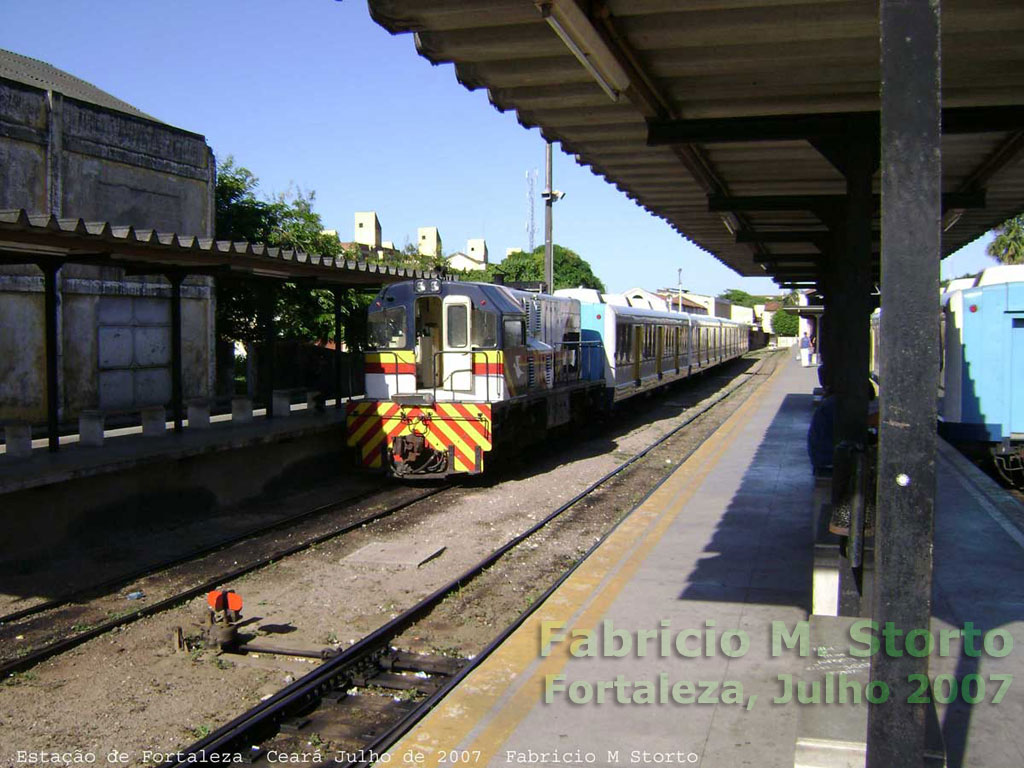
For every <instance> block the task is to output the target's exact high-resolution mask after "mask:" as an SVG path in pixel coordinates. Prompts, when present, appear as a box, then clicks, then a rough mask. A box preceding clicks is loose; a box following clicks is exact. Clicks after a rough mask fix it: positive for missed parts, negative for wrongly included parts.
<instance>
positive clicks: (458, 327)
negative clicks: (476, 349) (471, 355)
mask: <svg viewBox="0 0 1024 768" xmlns="http://www.w3.org/2000/svg"><path fill="white" fill-rule="evenodd" d="M468 326H469V316H468V313H467V312H466V306H465V305H464V304H452V305H451V306H450V307H448V346H449V347H451V348H452V349H460V348H462V347H465V346H466V344H467V343H468V342H469V327H468Z"/></svg>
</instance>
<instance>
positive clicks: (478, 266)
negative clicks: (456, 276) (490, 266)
mask: <svg viewBox="0 0 1024 768" xmlns="http://www.w3.org/2000/svg"><path fill="white" fill-rule="evenodd" d="M448 266H449V267H451V268H452V269H458V270H462V271H465V272H468V271H471V270H484V269H487V241H486V240H484V239H483V238H482V237H481V238H476V239H474V240H469V241H467V242H466V252H465V253H463V252H461V251H459V252H457V253H453V254H452V255H451V256H449V257H448Z"/></svg>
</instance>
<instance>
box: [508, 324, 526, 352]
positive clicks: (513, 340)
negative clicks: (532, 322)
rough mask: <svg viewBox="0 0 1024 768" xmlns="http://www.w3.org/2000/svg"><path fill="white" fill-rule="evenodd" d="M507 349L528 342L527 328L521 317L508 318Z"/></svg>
mask: <svg viewBox="0 0 1024 768" xmlns="http://www.w3.org/2000/svg"><path fill="white" fill-rule="evenodd" d="M504 331H505V349H511V348H512V347H521V346H523V345H524V344H525V343H526V328H525V324H524V322H523V321H522V320H521V319H519V318H513V319H507V318H506V320H505V323H504Z"/></svg>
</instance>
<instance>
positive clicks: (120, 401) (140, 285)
mask: <svg viewBox="0 0 1024 768" xmlns="http://www.w3.org/2000/svg"><path fill="white" fill-rule="evenodd" d="M0 168H2V169H3V173H0V209H20V208H23V209H25V210H27V211H28V212H29V213H40V214H51V213H52V214H54V215H56V216H58V217H63V218H82V219H85V220H87V221H106V222H110V223H111V225H114V226H125V225H131V226H134V227H135V228H136V229H156V230H159V231H165V232H178V233H182V234H193V235H199V236H202V237H210V236H212V235H213V227H214V202H213V195H214V186H215V180H216V163H215V161H214V157H213V153H212V151H211V150H210V148H209V146H207V144H206V140H205V139H204V138H203V137H202V136H201V135H199V134H195V133H191V132H188V131H184V130H181V129H178V128H174V127H172V126H168V125H165V124H163V123H160V122H158V121H156V120H152V119H146V118H144V117H139V116H136V115H134V114H129V113H126V112H121V111H117V110H114V109H110V108H107V107H105V106H98V105H96V104H91V103H88V102H86V101H80V100H78V99H75V98H71V97H68V96H65V95H62V94H61V93H58V92H56V91H53V90H44V89H41V88H36V87H33V86H31V85H28V84H25V83H22V82H18V81H16V80H10V79H6V78H0ZM182 297H183V301H182V324H183V328H182V337H183V347H184V349H183V361H182V362H183V375H184V382H183V391H184V395H185V397H204V396H210V395H211V394H212V393H213V377H214V372H215V360H214V350H215V344H214V332H215V328H214V292H213V282H212V280H210V279H209V278H202V277H194V278H189V279H188V280H187V281H186V282H185V284H184V285H183V287H182ZM58 301H59V303H60V312H59V320H58V322H59V326H60V327H59V348H58V356H59V360H58V378H59V390H60V392H61V398H62V402H61V403H60V415H61V418H62V420H71V419H74V418H75V417H76V416H77V414H78V412H79V411H80V410H83V409H87V408H101V409H103V410H108V411H121V410H133V409H136V408H139V407H141V406H144V405H152V404H163V403H166V402H168V401H169V399H170V381H171V379H170V338H171V337H170V286H169V284H168V283H167V282H166V281H165V280H164V279H163V278H160V277H148V276H147V277H134V276H131V277H127V276H125V274H124V271H123V270H121V269H118V268H115V267H97V266H88V265H79V264H69V265H66V266H64V267H63V268H62V269H61V272H60V275H59V279H58ZM44 327H45V317H44V301H43V281H42V277H41V275H40V272H39V270H38V269H37V268H36V267H34V266H30V265H25V266H2V267H0V328H3V329H5V332H4V333H3V334H0V421H4V420H13V419H18V420H27V421H32V422H41V421H43V420H45V417H46V408H47V403H46V353H45V344H44V335H43V332H44Z"/></svg>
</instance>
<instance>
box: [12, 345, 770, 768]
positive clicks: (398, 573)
mask: <svg viewBox="0 0 1024 768" xmlns="http://www.w3.org/2000/svg"><path fill="white" fill-rule="evenodd" d="M750 365H752V362H751V361H740V362H737V363H734V364H732V365H730V366H728V367H726V368H725V369H724V370H723V371H721V372H718V373H716V375H715V376H714V377H708V378H703V379H699V380H695V381H692V382H687V383H685V384H684V385H683V386H680V387H677V388H674V389H672V390H670V391H668V392H666V393H664V394H661V395H659V396H657V397H654V398H650V399H649V400H646V401H645V402H643V403H639V404H637V405H635V406H633V407H631V408H629V409H628V410H627V411H625V412H624V413H622V414H620V415H619V416H618V417H617V418H616V420H615V421H614V422H613V423H612V424H611V425H610V426H608V427H606V428H605V429H604V430H603V431H602V432H601V434H599V435H597V436H595V437H592V438H590V439H587V440H577V442H576V443H575V445H574V446H573V447H572V448H571V449H570V450H564V449H563V450H560V451H557V452H556V450H555V449H554V448H553V447H550V446H549V447H548V448H547V449H539V450H538V451H536V452H534V453H533V455H532V456H531V457H530V458H529V459H528V460H526V461H524V462H523V463H521V464H520V465H519V466H515V467H510V468H505V469H504V471H502V472H500V473H496V474H493V475H491V476H489V477H487V478H484V479H482V480H481V479H476V480H473V481H468V482H464V483H462V484H460V485H456V486H455V487H454V488H453V489H452V490H451V491H448V492H446V493H444V494H441V495H439V496H437V497H435V498H434V499H433V500H431V501H427V502H422V503H421V504H418V505H416V507H415V508H410V510H409V511H410V512H411V511H412V510H413V509H415V514H404V513H403V514H399V515H396V516H394V517H391V518H388V519H386V520H384V521H381V522H379V523H375V524H371V525H369V526H367V527H366V528H365V529H363V530H361V531H358V532H356V533H355V534H353V535H350V536H346V537H344V538H342V539H339V540H334V541H330V542H327V543H325V544H322V545H319V546H317V547H315V548H313V549H311V550H308V551H306V552H304V553H302V554H299V555H296V556H293V557H290V558H287V559H286V560H284V561H281V562H279V563H276V564H274V565H272V566H269V567H267V568H264V569H261V570H260V571H257V572H254V573H252V574H250V575H249V576H247V577H243V578H242V579H240V580H239V581H238V582H236V583H233V584H231V585H230V586H231V587H233V588H234V589H236V590H237V591H238V592H240V593H241V594H242V596H243V597H244V599H245V608H244V609H243V614H244V616H245V617H246V618H247V619H248V622H249V623H248V625H247V627H246V631H247V632H249V633H252V634H255V635H256V637H257V638H258V639H257V642H263V643H267V644H273V645H275V646H284V647H291V648H320V647H323V646H328V645H339V646H346V645H349V644H351V643H352V642H354V641H355V640H357V639H358V638H360V637H362V636H364V635H365V634H367V633H368V632H370V631H371V630H373V629H375V628H376V627H377V626H379V625H380V624H381V623H382V622H383V621H385V620H386V619H388V618H390V617H392V616H394V615H397V613H399V612H400V611H402V610H404V609H406V608H408V607H410V606H411V605H413V604H415V603H416V602H417V601H418V600H420V599H421V598H422V597H424V596H425V595H427V594H429V593H430V592H432V591H433V590H435V589H436V588H437V587H439V586H441V585H442V584H443V583H445V582H446V581H448V580H449V579H451V578H452V577H453V576H454V575H456V574H457V573H460V572H461V571H463V570H465V569H466V568H467V567H469V566H470V565H472V564H473V563H474V562H476V561H477V560H479V559H480V558H482V557H483V556H484V555H485V554H487V553H488V552H490V551H492V550H493V549H494V548H495V547H496V546H497V545H498V544H500V543H501V542H503V541H505V540H506V539H507V538H510V537H512V536H514V535H516V534H518V533H520V532H521V531H523V530H525V529H527V528H528V527H529V526H531V525H532V524H533V523H534V522H536V520H537V519H539V518H540V517H542V516H544V515H546V514H547V513H548V512H549V511H550V510H552V509H554V508H555V507H556V506H558V505H559V504H561V503H562V502H564V501H566V500H568V499H569V498H571V497H572V496H574V495H576V494H577V493H578V492H580V491H581V490H583V489H584V488H585V487H586V486H588V485H589V484H590V483H592V482H593V481H594V480H596V479H597V478H599V477H600V476H602V475H604V474H605V473H607V472H608V471H609V470H611V469H612V468H614V467H615V466H616V465H617V464H619V463H621V461H623V460H624V459H625V458H628V457H629V456H632V455H633V454H634V453H636V452H637V451H638V450H640V449H642V448H644V447H646V445H648V444H649V443H651V442H652V441H653V440H654V439H655V437H656V436H658V435H661V434H664V433H666V432H667V431H669V430H670V429H672V428H673V427H674V426H675V425H676V424H678V423H679V422H680V421H681V420H682V418H683V414H684V412H685V410H686V409H687V408H689V407H690V406H692V405H693V404H695V403H696V402H697V401H699V400H701V399H702V398H704V397H707V396H709V395H711V394H713V393H714V392H715V391H717V390H718V389H720V388H721V387H722V386H723V385H724V384H726V383H728V380H729V379H732V378H735V377H738V378H739V379H741V380H743V381H744V382H745V383H743V384H742V385H741V390H742V391H741V392H739V396H738V397H736V398H730V400H728V401H726V402H725V403H723V404H722V406H720V407H718V408H716V409H715V410H714V411H713V415H710V416H709V417H702V418H701V419H699V420H698V421H697V422H695V423H694V424H693V425H691V426H690V427H688V428H686V429H685V430H683V431H682V432H681V433H680V434H679V435H678V436H676V437H675V438H673V439H672V441H671V443H670V444H668V445H666V446H665V447H664V448H661V449H658V450H657V451H655V452H653V453H652V454H651V455H650V456H649V457H648V458H647V459H645V460H644V461H643V462H639V463H638V465H637V466H636V467H635V468H634V469H632V470H631V471H629V472H627V473H626V475H625V477H623V478H621V479H618V480H615V481H613V484H612V485H610V486H609V487H608V488H607V489H606V490H604V491H602V492H600V493H599V494H598V496H597V497H595V498H593V499H591V500H589V501H588V502H587V503H586V504H585V505H581V508H580V509H577V510H574V511H573V512H572V514H570V515H569V516H568V517H566V519H565V520H564V521H562V522H559V523H558V524H557V525H554V526H551V527H550V528H548V529H545V531H544V532H542V533H541V534H539V535H538V536H537V537H533V538H531V539H530V541H529V542H528V543H527V545H525V546H524V547H520V548H519V549H518V550H517V551H516V552H515V553H514V554H513V555H512V556H511V557H510V558H507V559H505V560H503V561H502V562H501V563H499V564H498V565H497V566H495V567H494V568H492V569H490V570H489V571H488V572H487V573H486V574H485V575H484V576H482V577H481V578H480V579H478V580H477V581H475V582H474V583H473V584H472V585H471V586H470V587H469V588H467V589H464V590H462V592H461V593H460V594H459V595H457V596H456V597H454V598H452V599H450V600H448V601H446V602H445V604H444V605H443V606H442V607H441V608H439V609H438V610H437V611H435V612H434V614H433V615H432V616H431V617H430V618H429V619H428V620H427V621H426V622H424V623H423V624H422V625H420V626H419V627H417V634H418V636H417V637H409V638H406V640H407V642H408V645H409V646H410V647H412V648H414V649H417V650H425V651H433V652H439V651H441V652H451V653H458V654H459V655H466V654H472V653H476V652H478V651H479V650H480V649H481V648H482V647H483V646H484V645H486V643H487V642H488V641H489V640H490V639H491V638H492V637H493V636H494V635H495V634H496V633H497V632H498V631H499V630H500V629H501V628H502V627H503V626H505V625H506V624H507V623H508V622H509V621H510V620H511V618H513V617H514V616H515V615H517V614H518V613H519V612H521V611H522V610H524V609H525V608H526V607H527V606H528V605H529V604H530V603H531V602H532V601H533V600H534V599H536V597H537V596H538V595H539V594H540V592H541V591H543V588H544V587H545V586H546V585H547V583H549V582H550V581H551V580H553V579H554V578H555V577H557V575H558V574H560V573H561V572H562V571H564V569H565V568H566V567H567V566H568V565H570V564H571V563H573V562H575V561H576V560H577V559H578V558H579V557H580V556H581V555H582V553H583V552H585V551H586V550H587V549H588V548H589V547H590V546H591V544H592V543H593V542H594V541H596V540H597V539H598V538H599V537H600V536H601V535H603V533H604V532H605V531H607V529H608V528H609V527H610V526H611V525H613V524H614V522H616V521H617V520H618V519H619V518H620V517H621V516H622V515H623V514H625V513H626V512H628V511H629V509H631V508H632V507H633V506H634V505H635V504H636V502H637V501H639V499H640V498H642V497H643V496H644V495H645V494H646V493H647V492H648V491H649V490H650V489H651V488H652V487H653V486H654V485H655V484H656V483H657V482H658V481H660V480H661V478H662V477H664V476H665V474H666V472H668V471H671V470H672V469H673V468H674V467H675V466H676V465H677V464H678V462H679V460H680V458H679V457H680V456H681V455H684V454H685V452H687V451H688V450H690V449H692V447H695V446H696V445H698V444H699V443H700V441H701V440H703V439H704V437H706V435H707V434H709V433H710V431H712V430H713V429H714V428H715V427H716V426H717V425H718V424H719V423H721V421H722V420H724V418H726V417H727V416H728V414H729V413H730V412H731V411H732V410H734V409H735V408H736V407H738V405H739V400H740V399H741V398H742V395H743V393H744V392H745V391H748V390H750V389H752V388H753V387H755V386H756V385H757V384H759V383H760V381H761V380H763V379H764V377H762V376H746V375H744V372H745V371H746V370H748V368H749V367H750ZM379 542H389V543H393V544H397V545H405V546H406V547H408V548H411V549H417V550H421V549H423V548H427V549H435V548H436V549H440V548H443V552H442V553H441V554H440V555H439V556H437V557H434V558H433V559H431V560H429V561H428V562H426V563H425V564H423V565H421V566H419V567H415V566H409V565H383V564H379V563H371V562H364V561H360V560H359V559H358V558H357V557H352V555H353V554H354V553H356V552H357V551H358V550H359V549H360V548H362V547H364V546H366V545H368V544H370V543H379ZM64 576H65V577H66V574H64ZM205 610H206V609H205V603H204V600H203V599H201V598H197V599H195V600H192V601H189V602H188V603H187V604H186V605H183V606H181V607H180V608H177V609H175V610H171V611H167V612H165V613H162V614H159V615H157V616H154V617H151V618H148V619H143V620H141V621H138V622H136V623H134V624H131V625H129V626H127V627H124V628H122V629H120V630H117V631H114V632H110V633H108V634H106V635H104V636H102V637H99V638H96V639H95V640H92V641H90V642H88V643H86V644H84V645H82V646H80V647H79V648H77V649H75V650H74V651H71V652H69V653H67V654H63V655H61V656H59V657H55V658H53V659H51V660H49V661H47V662H44V663H42V664H40V665H38V666H36V667H34V668H33V669H31V670H30V671H27V672H24V673H21V674H19V675H15V676H13V677H10V678H8V679H7V680H6V681H4V683H3V684H2V685H0V765H9V764H10V765H15V764H17V759H18V754H17V752H18V751H19V750H25V751H26V752H30V753H36V754H39V753H53V752H58V753H61V754H60V757H62V758H65V759H73V758H74V757H75V754H76V750H78V751H79V752H78V754H86V753H91V754H93V755H95V756H96V763H97V764H104V763H106V762H108V760H107V755H108V754H109V753H110V752H111V750H117V751H118V752H120V753H123V755H124V758H125V759H124V760H120V761H119V763H120V764H127V765H142V764H148V763H152V762H155V761H156V760H157V759H158V758H159V756H158V755H154V754H153V753H160V752H167V751H172V750H175V749H177V748H180V747H182V746H184V745H186V744H188V743H191V742H192V741H194V740H195V739H197V738H200V737H202V736H203V735H205V734H206V733H208V732H209V731H212V730H213V729H215V728H216V727H217V726H218V725H219V724H221V723H223V722H226V721H227V720H229V719H231V718H232V717H234V716H236V715H238V714H239V713H241V712H242V711H244V710H245V709H248V708H249V707H251V706H253V705H254V704H255V703H256V702H258V701H259V700H260V699H261V698H264V697H266V696H269V695H270V694H272V693H273V692H275V691H276V690H278V689H279V688H280V687H282V686H283V685H284V684H286V683H287V682H290V681H291V680H292V679H294V678H296V677H298V676H300V675H301V674H303V673H305V672H307V671H309V670H310V669H311V668H312V666H313V665H314V664H316V663H317V662H310V661H305V660H301V659H297V658H294V657H279V656H273V657H271V656H267V655H264V654H259V655H250V656H246V657H240V656H226V655H220V654H218V653H216V652H215V651H213V650H210V649H203V648H198V647H197V648H195V649H194V650H190V651H188V652H176V651H175V649H174V648H173V646H172V642H171V637H172V634H173V633H174V630H175V628H176V627H179V626H180V627H182V628H183V630H184V632H185V634H186V635H187V636H190V637H192V638H198V636H199V633H200V624H201V621H202V619H203V616H204V614H205ZM424 627H425V629H424ZM6 642H7V641H6V640H5V644H6ZM14 642H18V641H16V640H15V641H14ZM417 646H419V647H417ZM52 761H53V760H52V759H51V762H52Z"/></svg>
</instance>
